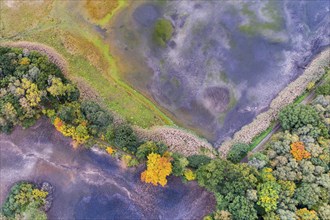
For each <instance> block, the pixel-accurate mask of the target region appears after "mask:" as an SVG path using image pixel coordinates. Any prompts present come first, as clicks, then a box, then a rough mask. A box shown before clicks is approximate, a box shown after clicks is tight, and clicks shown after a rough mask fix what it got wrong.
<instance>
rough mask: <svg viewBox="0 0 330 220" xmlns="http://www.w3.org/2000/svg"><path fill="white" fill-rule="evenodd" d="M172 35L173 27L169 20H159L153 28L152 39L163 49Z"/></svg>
mask: <svg viewBox="0 0 330 220" xmlns="http://www.w3.org/2000/svg"><path fill="white" fill-rule="evenodd" d="M172 34H173V26H172V24H171V22H170V21H169V20H166V19H159V20H158V21H157V22H156V24H155V27H154V33H153V37H154V40H155V42H156V43H157V44H158V45H160V46H162V47H164V46H165V45H166V43H167V42H168V41H169V40H170V39H171V37H172Z"/></svg>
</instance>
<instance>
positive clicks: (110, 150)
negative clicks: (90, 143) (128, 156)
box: [105, 146, 116, 155]
mask: <svg viewBox="0 0 330 220" xmlns="http://www.w3.org/2000/svg"><path fill="white" fill-rule="evenodd" d="M105 150H106V152H107V153H108V154H110V155H113V154H114V153H115V152H116V150H115V149H113V148H112V147H110V146H109V147H107V148H106V149H105Z"/></svg>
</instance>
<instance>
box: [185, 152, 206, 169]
mask: <svg viewBox="0 0 330 220" xmlns="http://www.w3.org/2000/svg"><path fill="white" fill-rule="evenodd" d="M187 159H188V161H189V167H191V168H194V169H198V168H199V167H200V166H203V165H206V164H208V163H210V161H211V158H209V157H208V156H205V155H192V156H189V157H188V158H187Z"/></svg>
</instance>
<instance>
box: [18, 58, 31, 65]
mask: <svg viewBox="0 0 330 220" xmlns="http://www.w3.org/2000/svg"><path fill="white" fill-rule="evenodd" d="M19 64H21V65H29V64H30V59H29V58H27V57H23V58H22V59H21V61H20V63H19Z"/></svg>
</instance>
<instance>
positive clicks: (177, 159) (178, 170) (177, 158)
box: [172, 153, 189, 176]
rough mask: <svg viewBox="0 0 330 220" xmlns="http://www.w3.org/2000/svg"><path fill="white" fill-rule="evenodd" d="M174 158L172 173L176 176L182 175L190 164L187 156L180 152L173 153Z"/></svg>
mask: <svg viewBox="0 0 330 220" xmlns="http://www.w3.org/2000/svg"><path fill="white" fill-rule="evenodd" d="M172 158H173V159H172V174H173V175H174V176H182V175H183V173H184V171H185V169H186V167H187V165H188V164H189V162H188V160H187V158H185V157H184V156H182V155H181V154H178V153H173V155H172Z"/></svg>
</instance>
